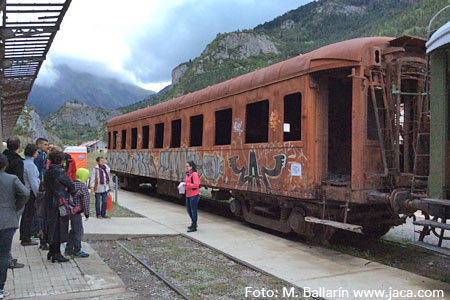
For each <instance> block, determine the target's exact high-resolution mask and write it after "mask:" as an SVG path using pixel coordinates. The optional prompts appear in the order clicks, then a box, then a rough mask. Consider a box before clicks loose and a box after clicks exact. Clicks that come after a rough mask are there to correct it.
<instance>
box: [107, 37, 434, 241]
mask: <svg viewBox="0 0 450 300" xmlns="http://www.w3.org/2000/svg"><path fill="white" fill-rule="evenodd" d="M424 44H425V40H423V39H420V38H415V37H409V36H405V37H401V38H397V39H392V38H383V37H375V38H359V39H353V40H349V41H344V42H340V43H336V44H333V45H329V46H325V47H322V48H320V49H318V50H315V51H312V52H310V53H307V54H304V55H300V56H297V57H294V58H292V59H289V60H286V61H284V62H281V63H278V64H275V65H272V66H269V67H267V68H264V69H261V70H258V71H255V72H252V73H249V74H246V75H242V76H240V77H237V78H234V79H231V80H228V81H226V82H223V83H219V84H216V85H214V86H211V87H207V88H205V89H203V90H200V91H197V92H194V93H190V94H187V95H184V96H181V97H178V98H175V99H172V100H170V101H167V102H165V103H161V104H157V105H155V106H151V107H147V108H145V109H141V110H138V111H135V112H132V113H128V114H125V115H122V116H118V117H115V118H113V119H112V120H111V121H109V122H108V147H109V154H108V161H109V164H110V165H111V168H112V170H113V171H114V172H116V173H117V174H118V175H119V178H120V181H121V183H122V185H129V186H133V185H136V184H139V183H143V182H150V183H152V184H154V185H156V186H157V190H158V192H160V193H163V194H171V195H173V196H178V195H177V190H176V185H177V184H178V182H179V181H182V180H183V179H184V174H185V163H186V161H189V160H193V161H194V162H195V163H196V164H197V165H198V166H199V167H198V169H199V175H200V183H201V185H202V186H204V187H211V188H213V196H214V197H215V198H220V199H229V198H230V195H232V196H234V197H233V198H234V199H233V200H232V202H231V209H232V211H233V212H234V213H235V214H236V215H239V216H242V217H243V218H244V219H245V220H247V221H248V222H252V223H255V224H259V225H263V226H266V227H269V228H272V229H275V230H278V231H282V232H289V231H292V230H293V231H295V232H297V233H299V234H302V235H306V236H308V237H310V238H314V237H320V238H326V237H328V236H329V234H330V232H331V231H330V230H329V228H331V227H338V228H343V229H349V230H360V229H361V226H362V230H363V231H364V232H365V233H367V234H371V235H382V234H384V233H385V232H387V230H388V229H389V228H390V227H391V226H392V225H396V224H400V223H402V222H403V220H404V219H401V218H399V217H398V212H397V211H395V210H393V209H392V208H391V207H389V205H387V204H386V203H387V202H386V199H387V197H386V195H389V194H390V193H391V192H393V191H394V190H396V189H398V188H399V187H400V188H402V187H403V188H405V189H408V188H409V189H410V188H411V184H412V182H414V176H413V169H414V168H416V169H417V168H419V167H420V168H427V165H426V162H422V163H421V164H419V163H418V162H417V157H415V155H414V154H413V151H412V147H413V146H414V143H415V142H416V140H415V139H416V138H417V132H418V130H419V127H418V126H417V118H418V117H417V116H418V115H421V111H420V109H419V108H422V107H423V102H424V101H423V99H424V97H422V96H421V95H422V94H420V92H421V91H422V89H423V88H424V84H425V82H426V78H425V69H426V68H425V65H426V61H425V45H424ZM405 91H406V92H405ZM230 110H231V111H230ZM180 122H181V125H180ZM161 124H164V125H161ZM422 126H423V124H422ZM162 135H163V136H162ZM416 179H417V178H416ZM416 181H417V182H419V181H420V180H416ZM419 188H420V185H419V184H418V185H417V189H419ZM324 225H331V227H330V226H324Z"/></svg>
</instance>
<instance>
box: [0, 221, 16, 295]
mask: <svg viewBox="0 0 450 300" xmlns="http://www.w3.org/2000/svg"><path fill="white" fill-rule="evenodd" d="M15 232H16V229H15V228H7V229H2V230H0V289H3V288H4V287H5V282H6V275H7V273H8V265H9V256H10V252H11V246H12V241H13V236H14V233H15Z"/></svg>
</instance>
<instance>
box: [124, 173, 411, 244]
mask: <svg viewBox="0 0 450 300" xmlns="http://www.w3.org/2000/svg"><path fill="white" fill-rule="evenodd" d="M117 176H118V177H119V187H120V188H124V189H127V190H134V191H136V190H137V189H138V188H139V186H140V184H143V183H146V184H151V185H152V187H153V188H154V189H155V190H156V192H157V193H158V194H161V195H165V196H170V197H175V198H178V199H180V198H182V196H183V195H180V194H178V190H177V186H178V183H179V182H178V181H171V180H164V179H157V178H148V177H141V176H135V175H129V174H123V173H117ZM204 188H206V189H209V190H210V191H211V195H212V200H221V201H228V203H229V209H230V211H231V212H232V213H233V215H235V216H236V217H238V218H241V219H242V220H244V221H246V222H248V223H251V224H255V225H258V226H261V227H264V228H268V229H271V230H274V231H278V232H282V233H290V232H294V233H296V234H297V235H299V236H300V237H302V238H304V239H305V240H307V241H309V242H311V243H314V244H326V243H327V242H328V240H329V239H330V238H331V237H332V235H333V234H334V233H335V232H336V230H346V231H352V232H357V233H360V234H364V235H365V236H367V237H369V238H379V237H381V236H383V235H384V234H386V233H387V232H388V231H389V229H390V228H391V227H392V226H396V225H400V224H402V223H404V221H405V218H400V217H399V216H398V215H395V214H393V212H391V211H389V210H387V206H386V204H384V203H374V204H353V203H352V204H350V203H348V202H347V203H342V202H339V201H333V200H329V199H328V200H327V199H325V197H324V195H325V193H322V195H323V196H322V199H297V198H289V197H281V196H277V195H268V194H260V193H254V192H248V191H242V190H226V189H218V188H215V187H204Z"/></svg>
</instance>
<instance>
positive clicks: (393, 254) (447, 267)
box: [330, 238, 450, 283]
mask: <svg viewBox="0 0 450 300" xmlns="http://www.w3.org/2000/svg"><path fill="white" fill-rule="evenodd" d="M333 239H334V238H333ZM330 248H332V249H333V250H336V251H339V252H341V253H345V254H348V255H352V256H356V257H361V258H364V259H367V260H370V261H373V262H378V263H381V264H384V265H388V266H391V267H395V268H398V269H401V270H405V271H408V272H411V273H415V274H418V275H421V276H425V277H429V278H432V279H436V280H440V281H443V282H447V283H450V260H449V259H448V257H445V256H443V255H439V254H436V253H434V252H431V251H428V250H426V249H421V248H418V247H415V246H414V245H411V244H410V242H409V241H408V243H407V242H406V241H403V240H401V241H398V240H392V239H380V240H367V239H363V238H351V239H350V238H337V239H334V241H333V242H332V243H331V244H330Z"/></svg>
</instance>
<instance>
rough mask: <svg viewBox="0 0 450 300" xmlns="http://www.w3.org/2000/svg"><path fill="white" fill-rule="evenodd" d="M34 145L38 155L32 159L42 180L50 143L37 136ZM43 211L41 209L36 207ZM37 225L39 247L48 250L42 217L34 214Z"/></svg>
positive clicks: (45, 169)
mask: <svg viewBox="0 0 450 300" xmlns="http://www.w3.org/2000/svg"><path fill="white" fill-rule="evenodd" d="M36 145H37V146H38V148H39V150H38V156H37V157H36V158H35V159H34V164H35V165H36V167H37V168H38V171H39V180H40V181H41V182H42V181H43V180H44V174H45V171H47V166H48V159H47V153H48V152H49V149H50V144H49V143H48V140H47V139H45V138H38V139H37V140H36ZM38 210H41V211H43V209H38ZM34 223H36V224H37V225H36V227H37V231H39V232H40V245H39V248H40V249H42V250H49V249H50V248H49V247H50V246H49V244H48V243H47V241H46V240H45V238H44V236H45V233H44V232H43V231H44V219H43V217H41V216H38V215H36V217H35V222H34Z"/></svg>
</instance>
